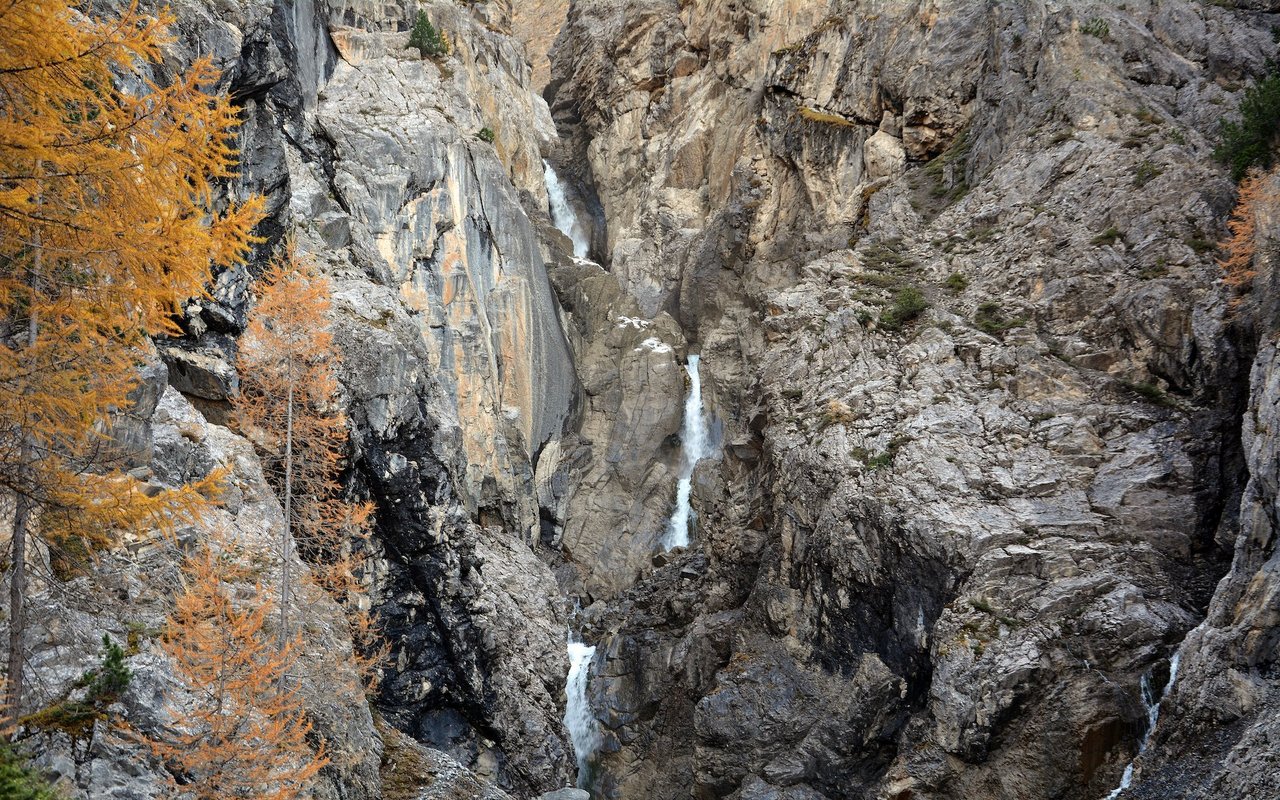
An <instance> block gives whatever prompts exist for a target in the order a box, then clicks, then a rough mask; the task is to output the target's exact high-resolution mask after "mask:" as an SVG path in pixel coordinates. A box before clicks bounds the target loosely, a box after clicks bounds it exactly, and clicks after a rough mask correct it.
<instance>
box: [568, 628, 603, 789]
mask: <svg viewBox="0 0 1280 800" xmlns="http://www.w3.org/2000/svg"><path fill="white" fill-rule="evenodd" d="M595 654H596V649H595V648H594V647H591V646H590V645H586V644H583V643H582V642H575V641H574V640H573V636H572V634H571V635H570V636H569V679H568V680H567V681H565V687H564V691H565V695H566V696H567V702H566V703H565V708H564V726H565V728H567V729H568V731H569V739H570V741H572V742H573V754H574V756H575V757H576V758H577V761H578V787H579V788H583V784H584V783H586V782H587V779H588V776H589V772H590V766H591V759H592V758H594V757H595V753H596V748H598V747H599V746H600V731H599V729H598V728H597V727H596V718H595V715H594V714H592V713H591V703H590V701H589V700H588V699H587V679H588V677H590V672H591V659H592V657H593V656H595Z"/></svg>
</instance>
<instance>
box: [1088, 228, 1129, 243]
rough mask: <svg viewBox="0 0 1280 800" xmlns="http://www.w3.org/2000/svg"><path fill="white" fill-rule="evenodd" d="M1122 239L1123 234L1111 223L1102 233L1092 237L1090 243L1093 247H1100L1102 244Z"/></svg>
mask: <svg viewBox="0 0 1280 800" xmlns="http://www.w3.org/2000/svg"><path fill="white" fill-rule="evenodd" d="M1123 239H1124V234H1122V233H1120V229H1119V228H1117V227H1116V226H1114V225H1112V226H1111V227H1110V228H1107V229H1106V230H1105V231H1103V232H1102V233H1100V234H1098V235H1097V236H1095V237H1093V241H1092V244H1093V246H1094V247H1102V246H1103V245H1109V244H1115V243H1116V242H1118V241H1121V240H1123Z"/></svg>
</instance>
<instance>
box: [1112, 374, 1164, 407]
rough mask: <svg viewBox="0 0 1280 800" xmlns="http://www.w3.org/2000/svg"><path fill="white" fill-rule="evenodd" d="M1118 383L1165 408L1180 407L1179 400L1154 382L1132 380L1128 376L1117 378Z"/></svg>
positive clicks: (1126, 389) (1128, 390)
mask: <svg viewBox="0 0 1280 800" xmlns="http://www.w3.org/2000/svg"><path fill="white" fill-rule="evenodd" d="M1116 383H1118V384H1120V386H1121V387H1122V388H1123V389H1124V390H1125V391H1127V392H1131V393H1132V394H1136V395H1137V396H1139V397H1141V398H1142V399H1143V400H1146V401H1147V402H1148V403H1151V404H1153V405H1157V406H1164V407H1165V408H1179V407H1180V405H1179V403H1178V401H1177V400H1175V399H1174V398H1173V397H1171V396H1170V395H1169V393H1168V392H1166V391H1165V390H1164V389H1161V388H1160V387H1159V386H1157V385H1155V384H1154V383H1145V382H1142V381H1131V380H1128V379H1126V378H1117V379H1116Z"/></svg>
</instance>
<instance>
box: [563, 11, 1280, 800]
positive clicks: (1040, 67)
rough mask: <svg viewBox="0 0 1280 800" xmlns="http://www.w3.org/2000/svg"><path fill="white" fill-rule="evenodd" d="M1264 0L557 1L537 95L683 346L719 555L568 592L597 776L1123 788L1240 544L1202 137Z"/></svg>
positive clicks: (1243, 75)
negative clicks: (583, 606)
mask: <svg viewBox="0 0 1280 800" xmlns="http://www.w3.org/2000/svg"><path fill="white" fill-rule="evenodd" d="M1273 22H1275V20H1274V18H1272V17H1268V16H1265V15H1263V16H1258V15H1251V14H1248V13H1233V12H1231V11H1228V10H1224V9H1220V8H1213V7H1209V6H1205V5H1203V4H1199V3H1194V2H1184V3H1167V2H1166V3H1160V4H1158V5H1157V4H1146V3H1139V4H1128V5H1126V6H1125V7H1124V8H1123V9H1120V8H1117V7H1115V6H1113V5H1110V4H1102V3H1096V4H1094V3H1089V4H1070V5H1064V4H1052V3H1046V4H1023V5H1019V6H1017V7H1011V6H999V7H989V5H988V4H985V3H976V2H975V3H950V4H945V7H942V6H941V5H940V4H939V5H935V4H927V3H926V4H900V5H898V6H883V5H882V4H877V5H875V7H874V9H873V8H872V4H864V3H854V4H843V5H842V6H840V7H839V8H837V7H835V6H834V5H833V6H832V7H830V8H825V7H821V6H814V5H812V4H787V3H770V2H764V3H756V4H749V5H748V6H743V5H741V4H718V3H706V4H699V5H696V6H689V5H680V4H675V3H667V2H660V1H658V0H655V1H654V2H645V3H633V4H629V5H627V6H625V7H618V6H616V5H613V4H608V3H602V2H601V3H596V2H589V1H588V2H577V3H575V4H574V5H573V6H572V7H571V9H570V13H569V21H568V24H567V26H566V28H565V29H564V31H562V33H561V35H560V37H559V39H558V41H557V44H556V47H555V49H554V50H553V53H552V60H553V78H552V82H551V84H550V88H549V91H554V93H555V94H554V96H553V97H552V110H553V115H554V116H555V117H556V119H557V122H558V123H559V124H560V126H561V129H562V133H563V134H565V135H567V136H568V137H569V146H568V149H570V150H571V151H573V152H575V153H576V154H578V156H579V157H580V161H579V162H578V168H577V171H576V173H575V176H576V179H577V180H578V181H581V182H588V183H590V184H591V186H592V188H593V190H594V191H595V193H596V194H597V195H598V197H599V200H600V203H601V205H602V207H603V209H604V216H605V218H606V219H607V222H608V225H607V242H606V246H605V247H604V248H603V253H604V254H605V255H606V256H607V261H608V269H609V271H610V272H611V273H612V274H613V275H614V276H616V277H617V280H618V282H619V283H620V284H621V286H622V287H623V289H624V291H625V292H626V293H627V294H629V295H631V296H632V297H633V298H635V300H636V302H637V303H638V305H639V309H640V311H641V312H642V313H643V314H645V315H649V316H652V315H655V314H658V313H669V314H671V315H672V316H673V317H674V318H675V319H676V320H678V321H679V322H680V323H681V326H682V328H683V330H684V332H685V335H686V336H687V337H688V338H689V340H690V342H691V344H690V347H691V348H697V349H698V350H700V351H701V352H702V354H703V360H702V367H703V371H704V374H706V373H709V377H710V380H711V383H712V387H713V389H712V394H713V396H714V400H715V402H714V406H715V410H716V413H717V415H718V417H719V419H720V420H721V421H722V422H723V423H724V425H725V429H726V430H725V438H726V441H727V443H728V445H729V446H728V447H727V448H726V456H725V459H724V462H723V463H722V464H721V465H718V466H717V467H715V468H714V470H713V471H712V474H707V470H706V469H703V470H702V471H700V480H699V486H698V489H697V491H696V492H695V497H696V498H697V502H696V504H697V505H698V506H699V510H700V514H701V522H700V532H701V535H700V542H699V543H698V545H697V549H698V550H700V551H701V552H699V553H696V554H689V555H686V556H683V557H679V556H678V557H676V558H674V559H672V560H671V561H670V563H668V564H667V565H665V566H662V567H659V568H658V569H656V570H654V571H652V572H651V573H649V572H646V573H645V574H642V575H641V576H640V578H639V580H638V581H637V582H636V583H634V584H633V585H632V586H631V587H630V588H625V589H623V590H622V591H621V592H619V593H618V594H617V595H616V596H615V597H613V598H612V599H607V600H606V601H605V602H602V603H599V604H597V605H596V606H595V607H593V608H591V609H588V613H587V619H588V628H587V629H588V638H589V639H590V640H591V641H592V642H593V643H596V644H599V645H600V649H601V652H602V653H603V654H604V655H603V657H602V658H601V660H600V663H599V664H598V673H597V678H596V682H595V684H594V689H593V691H594V692H595V693H596V696H597V703H598V707H599V709H600V712H599V713H600V717H601V721H602V723H603V724H604V726H605V728H606V745H605V750H606V755H605V756H604V757H603V761H602V770H601V772H602V774H603V778H602V779H601V781H600V782H599V784H598V787H597V788H598V790H599V791H600V792H601V793H602V795H603V796H607V797H636V796H654V797H679V796H686V795H687V794H688V793H689V792H690V791H692V793H693V794H695V795H696V796H715V797H720V796H734V797H743V798H747V797H751V798H756V797H774V796H795V797H819V796H823V797H833V798H834V797H863V796H884V797H908V796H910V797H1014V796H1022V795H1024V794H1025V795H1028V796H1031V795H1034V796H1054V797H1079V798H1091V797H1097V796H1102V795H1103V794H1105V793H1106V792H1107V791H1108V790H1109V789H1110V788H1112V787H1114V786H1115V785H1116V784H1117V783H1118V781H1119V776H1120V773H1121V771H1122V770H1123V768H1124V766H1125V764H1126V762H1127V761H1128V759H1129V758H1131V757H1132V756H1133V754H1134V752H1135V750H1136V747H1137V744H1138V740H1139V739H1140V738H1141V734H1142V728H1143V725H1144V722H1143V715H1144V713H1145V712H1144V711H1143V708H1142V705H1141V703H1140V699H1139V696H1138V683H1139V677H1140V676H1141V675H1143V674H1144V673H1145V672H1148V671H1152V670H1156V671H1158V670H1159V669H1161V665H1162V664H1164V663H1165V662H1166V661H1167V659H1168V658H1169V656H1170V654H1171V652H1172V651H1173V650H1174V648H1176V647H1177V645H1178V643H1179V642H1180V641H1181V640H1182V638H1183V637H1184V635H1186V633H1187V632H1188V631H1189V630H1191V629H1192V628H1194V627H1196V625H1197V624H1198V623H1199V622H1200V620H1201V619H1203V618H1204V615H1205V613H1206V608H1207V606H1208V605H1209V598H1210V595H1211V594H1212V592H1213V588H1214V585H1215V583H1216V582H1217V580H1218V578H1219V577H1220V576H1222V575H1223V574H1226V573H1228V570H1229V565H1228V561H1227V549H1228V548H1229V546H1230V543H1231V541H1232V540H1233V539H1234V538H1235V534H1234V531H1235V530H1236V522H1235V520H1236V505H1237V502H1238V501H1237V498H1238V497H1239V492H1240V490H1241V488H1242V486H1243V477H1244V463H1243V460H1242V458H1241V451H1240V448H1239V445H1238V438H1237V436H1238V434H1237V426H1238V424H1239V415H1240V413H1241V412H1242V411H1243V404H1244V401H1245V398H1246V391H1245V390H1244V389H1243V387H1242V385H1241V384H1242V376H1243V375H1244V373H1245V371H1246V370H1247V368H1248V366H1247V365H1248V360H1249V346H1248V344H1247V342H1245V341H1244V339H1243V338H1242V337H1241V336H1240V335H1239V333H1238V332H1237V331H1236V330H1235V329H1233V328H1232V326H1231V325H1230V323H1229V321H1228V318H1227V303H1226V299H1225V297H1224V296H1223V295H1222V293H1221V291H1220V289H1219V288H1217V285H1216V279H1217V267H1216V266H1215V264H1214V261H1213V257H1212V254H1211V253H1208V252H1206V250H1207V249H1208V248H1206V246H1205V245H1206V244H1207V243H1208V242H1211V241H1213V240H1214V239H1216V238H1217V237H1218V236H1219V231H1220V230H1221V222H1222V220H1223V218H1224V216H1225V213H1226V212H1227V210H1228V209H1229V206H1230V203H1231V197H1232V187H1231V185H1230V183H1229V182H1228V181H1227V180H1226V179H1225V178H1224V176H1223V175H1222V172H1221V170H1220V168H1218V167H1217V166H1216V165H1214V164H1213V162H1212V160H1211V158H1210V151H1211V149H1212V141H1213V137H1214V136H1215V134H1216V124H1217V119H1218V117H1219V116H1220V115H1221V113H1222V107H1225V106H1229V105H1230V104H1232V103H1233V102H1234V97H1235V96H1234V95H1233V94H1232V92H1233V91H1235V90H1236V89H1238V88H1239V87H1240V86H1241V85H1242V84H1243V83H1244V82H1245V81H1247V80H1248V78H1249V76H1255V75H1259V74H1261V72H1262V70H1263V68H1264V63H1263V62H1264V61H1265V59H1266V58H1267V54H1269V53H1272V52H1273V51H1274V48H1275V45H1274V43H1273V42H1272V41H1271V37H1270V33H1269V31H1270V25H1271V24H1272V23H1273ZM566 546H567V549H569V550H570V551H572V549H573V548H572V543H568V544H567V545H566ZM593 566H594V565H593ZM1241 580H1245V581H1246V582H1247V580H1248V579H1247V578H1242V579H1241ZM1268 630H1269V628H1268ZM592 637H594V638H592ZM1228 637H1229V638H1230V639H1231V640H1232V641H1236V639H1235V635H1234V633H1233V634H1229V635H1228ZM1164 724H1166V722H1165V721H1163V720H1162V725H1164ZM1167 724H1169V725H1176V724H1177V723H1176V720H1175V721H1170V722H1168V723H1167ZM1261 750H1262V751H1263V752H1266V748H1261ZM1228 785H1230V784H1228ZM1237 785H1249V784H1237Z"/></svg>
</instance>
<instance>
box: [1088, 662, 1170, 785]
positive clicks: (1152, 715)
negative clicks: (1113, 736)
mask: <svg viewBox="0 0 1280 800" xmlns="http://www.w3.org/2000/svg"><path fill="white" fill-rule="evenodd" d="M1180 658H1181V654H1179V653H1176V652H1175V653H1174V654H1173V658H1171V659H1169V680H1168V681H1167V682H1166V683H1165V685H1164V689H1162V690H1161V691H1160V695H1159V696H1158V697H1157V696H1156V691H1155V687H1153V686H1152V685H1151V674H1150V673H1146V674H1144V675H1143V676H1142V680H1141V681H1139V683H1138V686H1139V688H1140V689H1141V691H1142V705H1143V706H1144V707H1145V708H1146V709H1147V730H1146V732H1145V733H1144V734H1143V735H1142V743H1141V744H1139V745H1138V754H1137V755H1136V756H1134V757H1133V761H1130V762H1129V763H1128V764H1126V765H1125V768H1124V774H1123V775H1121V776H1120V785H1119V786H1117V787H1116V788H1114V789H1112V790H1111V794H1109V795H1107V796H1106V798H1105V800H1116V798H1117V797H1119V796H1120V793H1121V792H1123V791H1124V790H1125V789H1128V788H1129V785H1130V784H1131V783H1133V766H1134V764H1136V763H1137V761H1138V759H1139V758H1141V757H1142V754H1143V753H1144V752H1146V749H1147V745H1148V744H1150V743H1151V734H1153V733H1155V730H1156V721H1157V720H1159V719H1160V703H1161V702H1162V701H1163V700H1164V698H1165V696H1167V695H1168V694H1169V690H1170V689H1172V688H1173V682H1174V681H1175V680H1177V678H1178V661H1179V659H1180Z"/></svg>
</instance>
